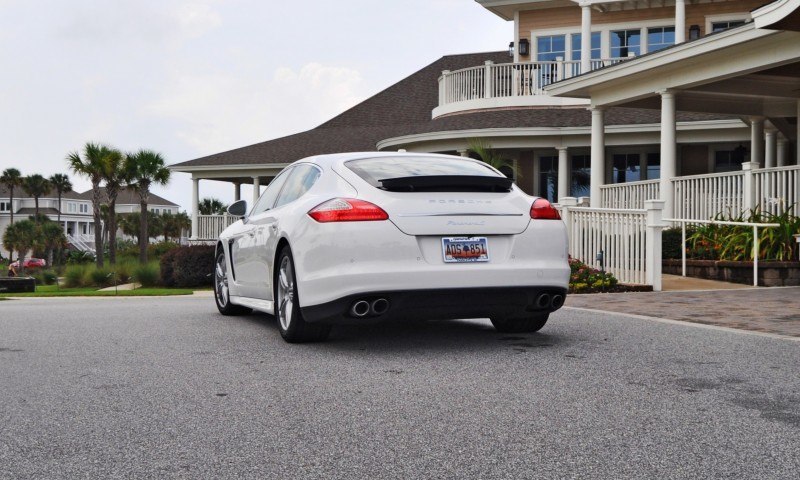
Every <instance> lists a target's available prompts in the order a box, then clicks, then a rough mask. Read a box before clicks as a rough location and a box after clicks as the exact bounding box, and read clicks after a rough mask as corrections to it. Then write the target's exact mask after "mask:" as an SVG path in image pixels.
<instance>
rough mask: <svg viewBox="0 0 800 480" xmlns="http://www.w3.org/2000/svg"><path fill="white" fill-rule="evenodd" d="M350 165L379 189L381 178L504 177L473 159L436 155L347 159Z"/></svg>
mask: <svg viewBox="0 0 800 480" xmlns="http://www.w3.org/2000/svg"><path fill="white" fill-rule="evenodd" d="M345 165H346V166H347V168H349V169H350V170H352V171H353V172H355V173H356V174H357V175H358V176H359V177H361V178H363V179H364V180H365V181H366V182H368V183H369V184H370V185H372V186H373V187H376V188H381V186H382V185H381V180H387V179H391V178H405V177H428V176H439V177H443V176H461V175H466V176H478V177H501V178H504V177H502V176H501V175H499V174H498V173H497V172H495V171H494V170H492V169H491V168H489V167H488V166H486V165H484V164H482V163H478V162H473V161H469V160H459V159H457V158H453V159H450V158H436V157H394V158H387V157H383V158H364V159H360V160H350V161H349V162H345Z"/></svg>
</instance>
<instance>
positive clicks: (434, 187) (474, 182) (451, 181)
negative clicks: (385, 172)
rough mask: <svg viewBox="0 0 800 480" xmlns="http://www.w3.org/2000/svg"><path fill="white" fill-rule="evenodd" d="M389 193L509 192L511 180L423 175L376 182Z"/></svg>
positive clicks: (482, 176) (469, 176)
mask: <svg viewBox="0 0 800 480" xmlns="http://www.w3.org/2000/svg"><path fill="white" fill-rule="evenodd" d="M378 181H379V182H380V183H381V186H382V187H381V188H383V190H388V191H390V192H497V193H500V192H510V191H511V184H512V180H511V179H510V178H506V177H489V176H484V175H425V176H416V177H398V178H384V179H382V180H378Z"/></svg>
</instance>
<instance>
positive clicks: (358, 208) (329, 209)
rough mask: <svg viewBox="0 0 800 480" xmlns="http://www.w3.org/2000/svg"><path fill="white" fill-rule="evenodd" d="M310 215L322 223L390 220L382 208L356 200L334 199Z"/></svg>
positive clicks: (312, 211) (321, 205)
mask: <svg viewBox="0 0 800 480" xmlns="http://www.w3.org/2000/svg"><path fill="white" fill-rule="evenodd" d="M308 215H309V216H310V217H311V218H313V219H314V220H316V221H318V222H320V223H328V222H370V221H375V220H388V219H389V214H388V213H386V212H385V211H384V210H383V209H382V208H381V207H379V206H377V205H374V204H372V203H369V202H365V201H364V200H357V199H355V198H333V199H331V200H328V201H327V202H324V203H321V204H319V205H317V206H316V207H314V208H313V209H312V210H311V211H310V212H308Z"/></svg>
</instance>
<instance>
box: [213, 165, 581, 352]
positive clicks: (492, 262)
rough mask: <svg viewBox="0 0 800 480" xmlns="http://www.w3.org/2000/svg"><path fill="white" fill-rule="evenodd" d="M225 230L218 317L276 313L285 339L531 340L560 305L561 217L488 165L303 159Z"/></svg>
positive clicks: (564, 271) (564, 270) (219, 253)
mask: <svg viewBox="0 0 800 480" xmlns="http://www.w3.org/2000/svg"><path fill="white" fill-rule="evenodd" d="M229 212H230V213H231V214H233V215H237V216H241V217H242V219H241V220H240V221H238V222H236V223H234V224H233V225H231V226H230V227H228V228H227V229H225V230H224V231H223V232H222V234H220V238H219V242H218V243H217V248H216V260H215V261H216V263H215V274H214V275H215V300H216V304H217V307H218V309H219V311H220V312H221V313H222V314H224V315H235V314H242V313H247V312H250V311H251V310H253V309H255V310H258V311H262V312H266V313H269V314H273V315H274V316H275V317H276V318H277V320H278V325H279V329H280V332H281V335H282V336H283V338H284V339H285V340H287V341H289V342H304V341H319V340H324V339H325V338H327V336H328V333H329V332H330V329H331V325H333V324H336V323H344V322H347V323H363V322H368V321H376V320H385V319H398V318H414V319H442V320H446V319H458V318H486V317H488V318H489V319H490V320H491V321H492V323H493V324H494V326H495V328H496V329H497V330H499V331H504V332H533V331H537V330H539V329H540V328H542V327H543V326H544V324H545V322H547V319H548V316H549V314H550V312H553V311H555V310H557V309H558V308H560V307H561V306H562V305H563V303H564V298H565V296H566V292H567V285H568V281H569V265H568V261H567V237H566V230H565V227H564V224H563V222H561V221H560V216H559V214H558V211H557V210H556V209H555V208H553V206H552V205H551V204H550V203H549V202H548V201H547V200H546V199H543V198H536V197H530V196H528V195H526V194H525V193H523V192H522V191H520V190H519V189H518V188H517V187H516V186H515V185H513V184H512V182H511V180H510V179H508V178H507V177H505V176H504V175H503V174H502V173H500V172H499V171H497V170H495V169H494V168H492V167H490V166H488V165H486V164H485V163H483V162H480V161H477V160H472V159H469V158H464V157H454V156H449V155H437V154H412V153H395V152H391V153H385V152H384V153H375V152H371V153H348V154H335V155H322V156H316V157H309V158H306V159H303V160H298V161H297V162H294V163H293V164H291V165H289V166H288V167H286V168H285V169H284V170H283V171H282V172H281V173H280V174H279V175H277V176H276V177H275V179H274V180H273V181H272V182H270V184H269V185H268V186H267V188H266V189H265V190H264V193H263V194H262V195H261V197H260V198H259V199H258V201H257V202H256V204H255V205H254V206H253V207H252V208H251V209H250V211H249V212H247V206H246V203H245V202H244V201H238V202H236V203H234V204H232V205H231V206H230V207H229Z"/></svg>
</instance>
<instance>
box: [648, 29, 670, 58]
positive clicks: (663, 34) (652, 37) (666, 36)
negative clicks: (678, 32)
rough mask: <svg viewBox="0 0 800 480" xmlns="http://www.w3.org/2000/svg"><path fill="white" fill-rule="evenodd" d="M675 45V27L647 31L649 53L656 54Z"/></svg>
mask: <svg viewBox="0 0 800 480" xmlns="http://www.w3.org/2000/svg"><path fill="white" fill-rule="evenodd" d="M671 45H675V27H654V28H648V29H647V51H648V52H655V51H656V50H661V49H662V48H667V47H669V46H671Z"/></svg>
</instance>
